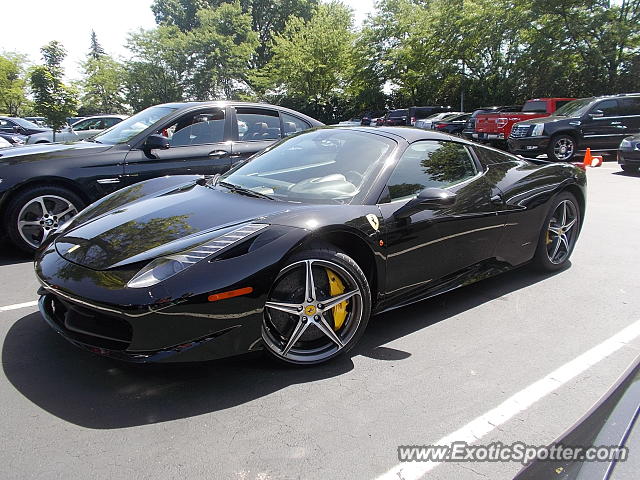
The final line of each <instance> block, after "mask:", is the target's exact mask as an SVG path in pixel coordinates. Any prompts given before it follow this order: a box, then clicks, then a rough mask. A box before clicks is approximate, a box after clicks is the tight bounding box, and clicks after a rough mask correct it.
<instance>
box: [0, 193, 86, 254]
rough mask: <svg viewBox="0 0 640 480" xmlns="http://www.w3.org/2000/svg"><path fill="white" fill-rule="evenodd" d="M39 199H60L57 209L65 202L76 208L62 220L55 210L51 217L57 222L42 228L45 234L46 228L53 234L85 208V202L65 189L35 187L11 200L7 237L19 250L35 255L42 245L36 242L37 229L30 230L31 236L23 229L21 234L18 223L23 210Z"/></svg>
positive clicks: (7, 219)
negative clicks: (29, 239)
mask: <svg viewBox="0 0 640 480" xmlns="http://www.w3.org/2000/svg"><path fill="white" fill-rule="evenodd" d="M39 197H52V198H55V199H60V201H59V203H58V204H55V203H54V207H57V206H59V207H62V205H63V201H66V202H67V203H69V205H71V206H73V207H74V210H73V211H71V212H69V213H67V214H65V215H63V216H62V217H60V218H58V217H57V216H55V215H54V214H55V213H56V210H55V209H54V210H52V212H51V213H52V215H51V217H52V219H53V218H54V217H55V220H54V221H53V223H52V224H51V225H50V227H44V226H43V227H42V232H44V231H45V228H47V234H50V233H53V232H54V231H55V229H56V228H57V227H59V226H61V225H62V224H63V223H64V222H66V221H67V220H68V219H69V218H71V217H72V216H73V215H75V214H76V213H77V212H79V211H80V210H81V209H82V208H83V207H84V201H83V200H82V199H81V198H80V197H79V196H78V195H77V194H75V193H74V192H72V191H70V190H68V189H66V188H63V187H58V186H50V187H48V186H38V187H33V188H30V189H28V190H24V191H22V192H19V193H17V194H16V195H15V196H14V197H13V198H11V199H10V200H9V203H8V204H7V209H6V213H5V218H4V223H5V225H4V226H5V229H6V232H7V235H8V237H9V240H10V241H11V242H12V243H13V244H14V245H15V246H17V247H18V248H20V249H21V250H23V251H25V252H27V253H33V252H34V251H35V250H36V249H37V248H38V246H39V244H40V243H41V241H40V242H38V241H36V240H37V238H36V237H37V234H36V230H37V227H34V228H33V229H32V230H29V234H26V233H25V232H24V229H23V233H21V231H20V228H19V226H18V222H19V220H20V216H21V213H23V209H24V208H25V207H26V206H27V205H29V204H31V203H32V202H33V201H34V200H35V199H37V198H39ZM45 203H46V204H49V205H50V204H51V203H50V202H45ZM63 211H64V210H61V211H59V212H57V213H62V212H63ZM23 215H24V213H23ZM47 215H48V214H47ZM36 216H37V212H36ZM43 217H44V214H43ZM34 221H37V219H34ZM23 234H24V235H25V236H26V237H27V238H31V240H32V243H29V241H27V240H26V239H25V238H24V237H23ZM30 234H33V235H34V236H33V237H31V236H30Z"/></svg>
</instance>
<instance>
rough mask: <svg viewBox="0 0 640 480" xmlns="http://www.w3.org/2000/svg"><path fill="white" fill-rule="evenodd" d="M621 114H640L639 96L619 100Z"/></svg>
mask: <svg viewBox="0 0 640 480" xmlns="http://www.w3.org/2000/svg"><path fill="white" fill-rule="evenodd" d="M620 102H621V103H622V105H621V106H622V115H640V97H629V98H623V99H622V100H620Z"/></svg>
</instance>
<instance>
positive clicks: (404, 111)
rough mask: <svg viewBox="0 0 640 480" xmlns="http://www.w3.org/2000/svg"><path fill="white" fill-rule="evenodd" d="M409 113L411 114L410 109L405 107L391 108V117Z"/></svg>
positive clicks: (404, 115) (403, 115)
mask: <svg viewBox="0 0 640 480" xmlns="http://www.w3.org/2000/svg"><path fill="white" fill-rule="evenodd" d="M407 115H409V110H407V109H405V110H391V112H389V117H394V118H395V117H406V116H407Z"/></svg>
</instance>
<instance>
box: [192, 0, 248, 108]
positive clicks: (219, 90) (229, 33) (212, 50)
mask: <svg viewBox="0 0 640 480" xmlns="http://www.w3.org/2000/svg"><path fill="white" fill-rule="evenodd" d="M197 16H198V27H197V28H195V29H193V30H192V31H191V32H189V33H187V34H185V35H186V38H187V40H186V45H187V50H188V52H190V57H189V70H190V72H191V73H192V75H193V77H192V82H191V85H190V88H189V89H188V92H189V95H190V96H191V97H193V98H199V99H206V98H213V97H224V98H235V97H237V96H238V95H240V94H241V92H242V90H243V89H246V85H247V77H248V75H247V74H248V70H249V62H250V60H251V58H252V56H253V55H254V53H255V50H256V47H257V46H258V35H257V34H256V33H255V32H254V31H252V29H251V16H250V15H248V14H244V13H242V8H241V6H240V3H239V2H238V1H236V2H233V3H224V4H222V5H221V6H220V7H218V8H215V9H203V10H200V11H199V12H198V14H197Z"/></svg>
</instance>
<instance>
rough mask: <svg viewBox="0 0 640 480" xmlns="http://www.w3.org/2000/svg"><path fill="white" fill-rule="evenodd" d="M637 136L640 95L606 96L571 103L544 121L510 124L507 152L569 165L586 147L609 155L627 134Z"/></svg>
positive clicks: (639, 123)
mask: <svg viewBox="0 0 640 480" xmlns="http://www.w3.org/2000/svg"><path fill="white" fill-rule="evenodd" d="M637 133H640V94H638V93H634V94H621V95H608V96H603V97H591V98H582V99H579V100H574V101H573V102H569V103H567V104H566V105H565V106H564V107H562V108H560V109H558V110H557V111H556V112H555V113H554V114H553V115H550V116H548V117H546V118H537V119H534V120H526V121H524V122H519V123H517V124H516V125H514V127H513V129H512V130H511V135H510V136H509V150H510V151H511V152H514V153H517V154H520V155H523V156H531V157H535V156H538V155H541V154H546V155H547V157H548V159H549V160H551V161H562V162H571V161H573V159H574V158H575V157H576V156H577V155H578V154H579V153H580V152H584V151H585V150H586V149H587V148H590V149H591V151H592V152H600V153H613V152H616V151H617V150H618V147H619V146H620V142H621V141H622V139H623V138H625V137H628V136H629V135H635V134H637Z"/></svg>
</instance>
